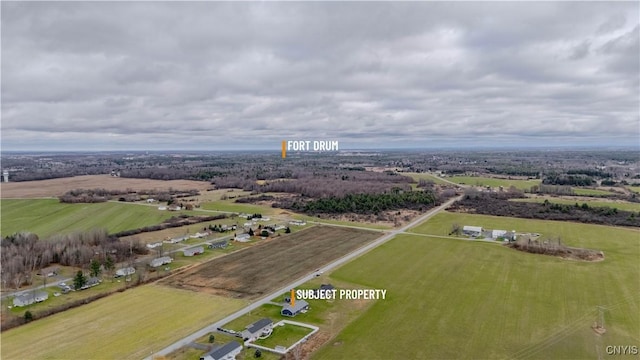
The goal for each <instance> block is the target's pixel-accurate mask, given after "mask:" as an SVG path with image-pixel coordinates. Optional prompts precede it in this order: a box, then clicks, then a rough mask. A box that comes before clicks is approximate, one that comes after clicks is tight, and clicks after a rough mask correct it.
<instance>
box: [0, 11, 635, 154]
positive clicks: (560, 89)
mask: <svg viewBox="0 0 640 360" xmlns="http://www.w3.org/2000/svg"><path fill="white" fill-rule="evenodd" d="M0 6H2V19H1V20H2V24H1V26H2V67H1V71H2V147H3V150H13V149H47V148H51V149H179V148H185V149H225V148H234V147H261V148H274V149H276V150H277V148H278V146H279V141H281V140H282V139H292V138H296V137H299V138H304V139H309V138H323V139H324V138H331V139H338V140H341V142H342V143H343V144H346V145H347V146H352V147H358V146H389V147H398V146H430V145H434V146H456V145H458V144H460V145H462V144H464V146H469V145H488V146H495V145H522V144H528V145H539V146H543V145H547V144H548V145H559V144H560V145H562V144H564V145H590V144H596V145H636V146H637V144H638V136H639V128H638V126H639V124H640V119H639V115H638V110H639V103H638V99H639V95H640V94H639V93H638V89H639V85H640V84H639V74H640V69H639V64H640V59H639V55H638V54H639V53H640V49H639V42H640V40H639V32H640V30H639V29H640V28H639V25H638V20H637V19H638V18H637V13H638V7H639V4H638V3H636V2H612V3H596V2H558V3H555V2H539V3H529V2H525V3H509V2H504V3H502V2H500V3H479V2H472V3H458V2H425V3H414V2H403V3H386V2H374V3H360V2H346V3H342V2H329V3H317V2H313V3H312V2H309V3H306V2H292V3H289V2H285V3H273V2H238V3H233V2H195V3H194V2H184V3H183V2H168V3H158V2H132V3H128V2H116V3H101V2H68V3H65V2H22V3H19V2H2V3H1V5H0ZM344 146H345V145H343V147H344Z"/></svg>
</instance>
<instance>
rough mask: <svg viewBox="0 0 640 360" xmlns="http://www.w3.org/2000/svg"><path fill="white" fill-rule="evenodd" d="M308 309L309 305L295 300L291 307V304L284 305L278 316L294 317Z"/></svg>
mask: <svg viewBox="0 0 640 360" xmlns="http://www.w3.org/2000/svg"><path fill="white" fill-rule="evenodd" d="M308 309H309V303H308V302H306V301H304V300H295V301H294V302H293V306H291V304H285V305H284V306H283V307H282V310H280V315H283V316H290V317H294V316H296V315H298V314H300V313H301V312H304V311H306V310H308Z"/></svg>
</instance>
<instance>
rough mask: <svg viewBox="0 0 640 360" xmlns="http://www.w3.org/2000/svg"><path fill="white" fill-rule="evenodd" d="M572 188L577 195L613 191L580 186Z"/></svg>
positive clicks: (605, 193) (606, 193) (598, 194)
mask: <svg viewBox="0 0 640 360" xmlns="http://www.w3.org/2000/svg"><path fill="white" fill-rule="evenodd" d="M571 189H572V190H573V192H574V193H575V194H576V195H587V196H603V195H611V191H606V190H598V189H585V188H579V187H572V188H571Z"/></svg>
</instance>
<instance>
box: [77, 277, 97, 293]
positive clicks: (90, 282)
mask: <svg viewBox="0 0 640 360" xmlns="http://www.w3.org/2000/svg"><path fill="white" fill-rule="evenodd" d="M100 282H101V281H100V279H98V278H97V277H95V276H93V277H90V278H88V279H87V282H86V283H85V284H84V286H83V287H81V288H80V290H86V289H88V288H90V287H94V286H96V285H98V284H100Z"/></svg>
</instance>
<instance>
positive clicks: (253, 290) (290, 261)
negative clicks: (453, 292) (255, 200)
mask: <svg viewBox="0 0 640 360" xmlns="http://www.w3.org/2000/svg"><path fill="white" fill-rule="evenodd" d="M377 237H379V234H378V233H377V232H372V231H367V230H358V229H351V228H339V227H329V226H313V227H310V228H307V229H305V230H301V231H298V232H295V233H292V234H290V235H285V236H280V237H276V238H273V239H270V240H266V241H264V242H262V243H259V244H257V245H255V246H252V247H250V248H247V249H245V250H242V251H237V252H234V253H231V254H229V255H226V256H223V257H220V258H216V259H213V260H211V261H208V262H206V263H203V264H200V265H198V266H195V267H193V268H191V269H189V270H186V271H184V272H182V273H180V274H177V275H175V276H172V277H169V278H167V279H164V280H161V283H163V284H165V285H171V286H175V287H178V288H184V289H191V290H195V291H202V292H210V293H214V294H222V295H228V296H232V297H239V298H250V299H252V298H257V297H260V296H261V295H264V294H266V293H268V292H269V291H272V290H274V289H275V288H277V287H278V286H282V285H284V284H286V283H287V282H290V281H292V280H294V279H297V278H299V277H301V276H303V275H305V274H308V273H310V272H312V271H314V269H316V268H318V267H321V266H322V265H324V264H326V263H328V262H330V261H331V260H334V259H336V258H339V257H340V256H343V255H345V254H347V253H349V252H350V251H353V250H355V249H357V248H359V247H361V246H363V245H365V244H366V243H368V242H369V241H371V240H373V239H375V238H377Z"/></svg>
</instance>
